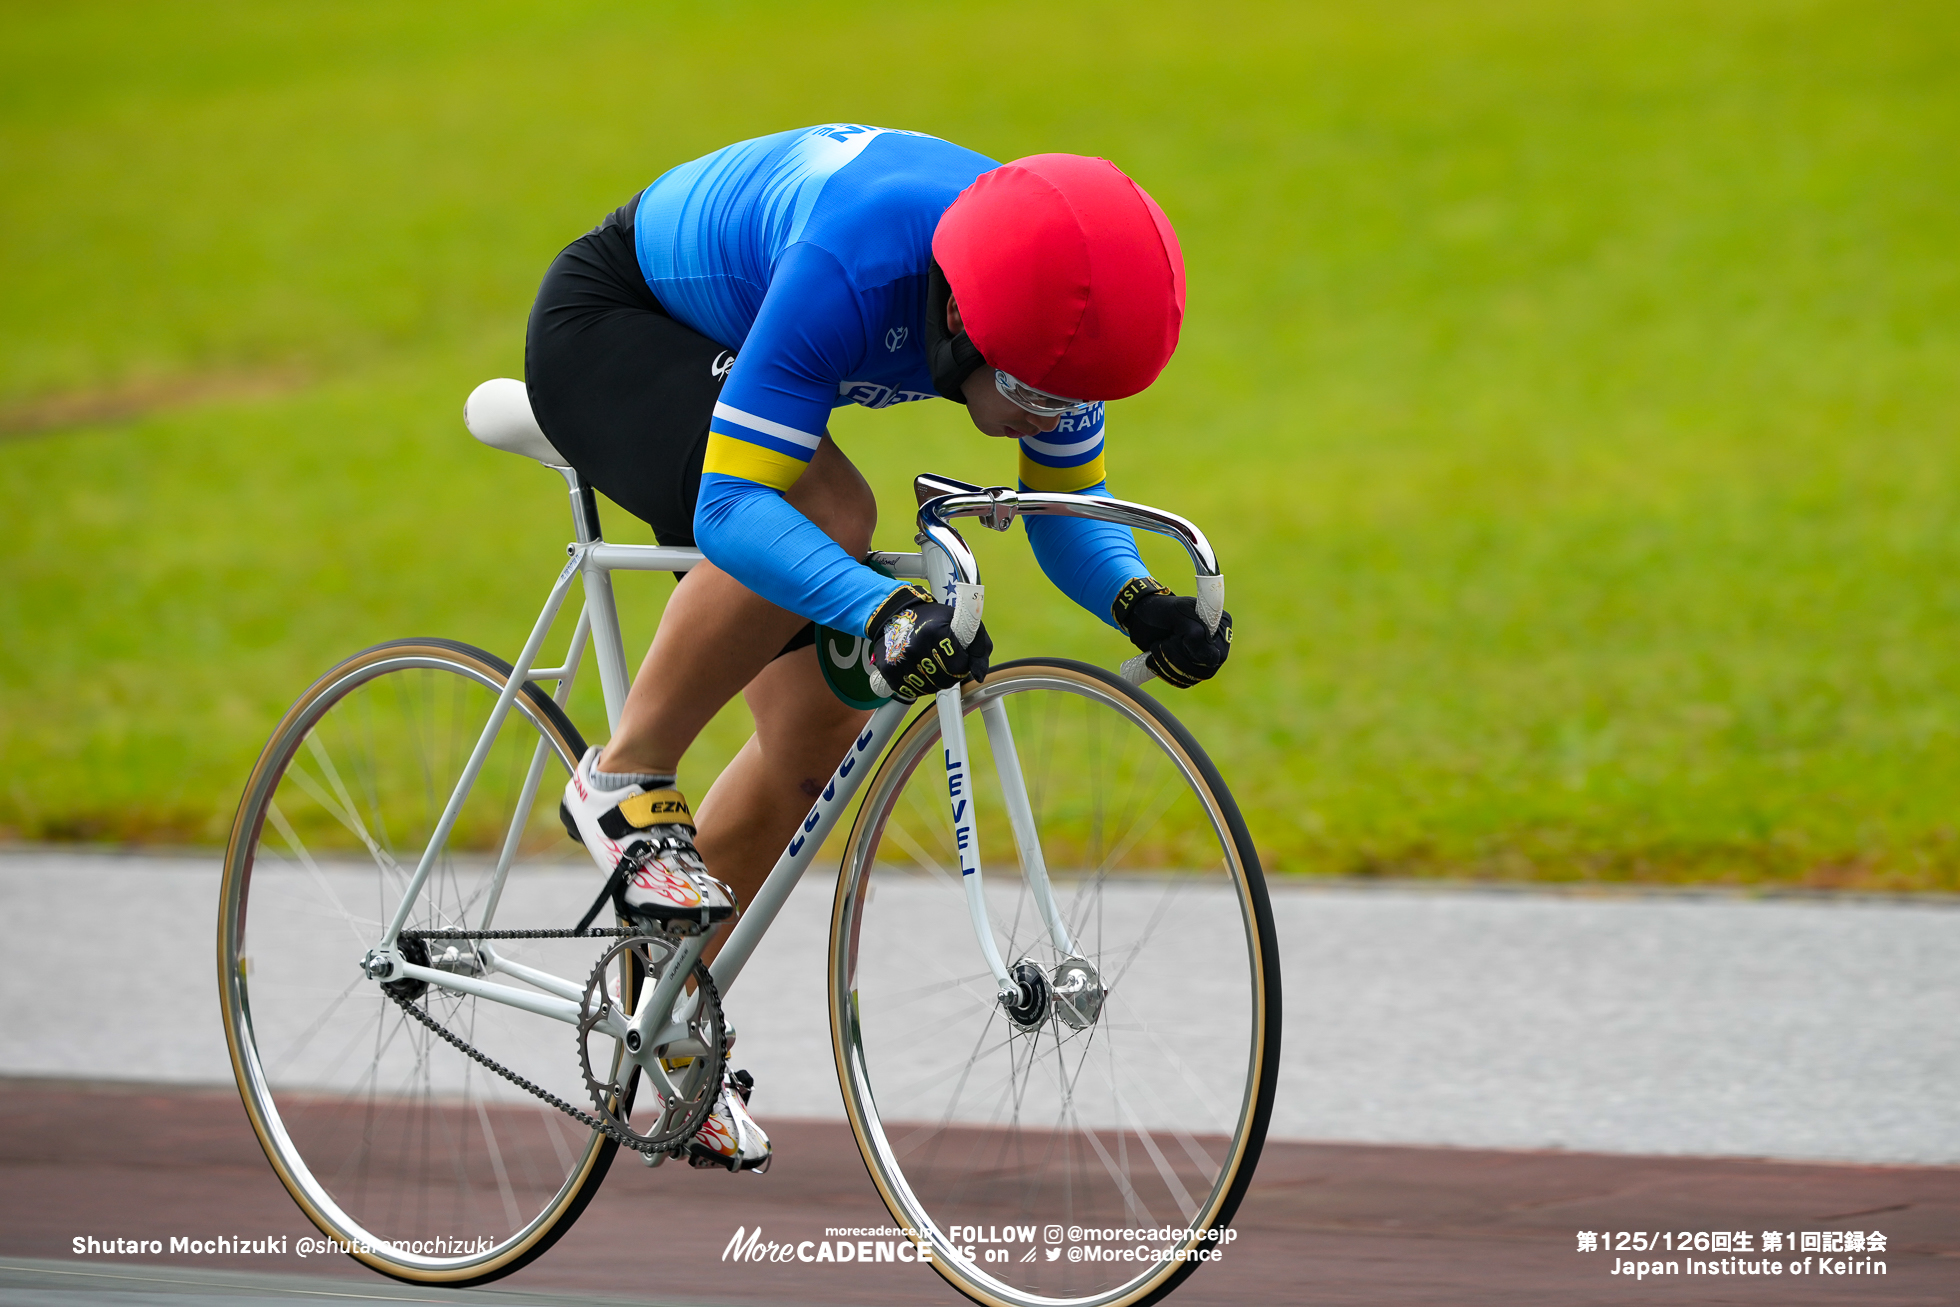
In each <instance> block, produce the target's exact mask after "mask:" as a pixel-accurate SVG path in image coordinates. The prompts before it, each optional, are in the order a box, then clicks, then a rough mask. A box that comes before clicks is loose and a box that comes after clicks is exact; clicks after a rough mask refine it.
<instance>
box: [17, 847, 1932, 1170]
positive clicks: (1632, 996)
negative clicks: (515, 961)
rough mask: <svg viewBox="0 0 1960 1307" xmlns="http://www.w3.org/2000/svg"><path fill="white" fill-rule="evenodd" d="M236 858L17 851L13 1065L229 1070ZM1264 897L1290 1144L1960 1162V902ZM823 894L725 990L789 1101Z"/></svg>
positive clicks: (586, 876)
mask: <svg viewBox="0 0 1960 1307" xmlns="http://www.w3.org/2000/svg"><path fill="white" fill-rule="evenodd" d="M217 877H218V873H217V866H216V859H215V858H214V857H210V856H151V857H136V856H128V855H105V854H87V853H73V852H65V851H43V850H25V851H7V852H0V920H4V921H5V922H6V923H7V926H8V928H9V939H10V941H11V942H12V944H13V945H14V947H13V948H12V949H10V950H9V954H10V956H9V963H10V965H8V966H7V967H5V968H4V969H0V1010H4V1011H5V1012H6V1013H7V1014H8V1016H7V1020H6V1022H5V1024H4V1027H0V1075H47V1076H62V1077H77V1078H84V1079H87V1078H101V1079H105V1080H140V1081H157V1082H169V1083H224V1082H227V1081H228V1080H229V1066H228V1063H227V1060H226V1056H225V1051H224V1041H223V1036H222V1032H221V1029H220V1026H219V1022H218V1017H217V1007H216V984H215V979H214V968H213V963H212V945H213V938H214V928H215V909H216V890H217ZM591 879H592V877H591V874H590V873H588V872H585V871H584V870H582V869H568V870H567V871H566V872H564V873H562V880H561V878H560V876H558V875H545V876H542V877H538V878H535V879H534V881H533V883H532V885H531V887H530V891H531V892H535V893H538V894H540V895H542V896H545V897H546V898H551V899H560V900H562V901H566V902H569V901H572V900H574V899H578V900H580V901H582V897H581V891H583V892H584V893H589V892H590V889H589V886H590V883H591ZM1273 897H1274V908H1275V913H1276V916H1277V918H1278V924H1279V937H1280V946H1281V953H1282V958H1283V963H1284V973H1285V1015H1286V1028H1285V1035H1284V1043H1283V1047H1284V1059H1283V1066H1282V1083H1281V1092H1280V1095H1279V1099H1278V1107H1277V1110H1276V1113H1275V1117H1274V1121H1273V1129H1272V1133H1273V1134H1274V1136H1275V1137H1279V1138H1291V1139H1318V1140H1345V1141H1355V1142H1371V1143H1398V1144H1438V1145H1455V1146H1466V1147H1481V1148H1526V1149H1533V1148H1563V1149H1571V1150H1580V1151H1594V1152H1617V1153H1645V1154H1688V1155H1703V1156H1752V1157H1773V1158H1787V1159H1815V1160H1833V1161H1852V1162H1904V1163H1932V1164H1949V1165H1950V1164H1954V1163H1960V1102H1957V1101H1956V1096H1955V1095H1954V1093H1953V1091H1952V1087H1953V1086H1954V1085H1955V1084H1956V1083H1960V1039H1956V1037H1955V1030H1954V1024H1955V1022H1954V1017H1955V1014H1956V1013H1960V947H1956V945H1957V944H1960V908H1956V907H1955V906H1954V905H1953V904H1952V903H1951V902H1949V901H1930V902H1911V901H1902V900H1877V899H1848V900H1841V901H1825V900H1817V899H1746V898H1728V897H1721V896H1709V895H1696V896H1680V895H1620V896H1599V897H1584V896H1575V895H1568V894H1544V893H1532V892H1520V891H1506V892H1489V891H1478V890H1460V889H1423V888H1413V887H1397V888H1380V889H1376V888H1363V887H1357V886H1333V887H1325V886H1322V887H1312V888H1309V887H1299V886H1290V885H1281V886H1276V887H1275V891H1274V896H1273ZM828 905H829V888H828V885H827V884H826V883H825V878H824V877H822V876H820V875H812V877H811V878H810V879H809V880H808V881H806V883H805V884H804V885H803V886H801V887H799V889H798V890H797V891H796V893H795V894H794V895H793V896H792V898H791V900H790V904H789V906H788V907H787V908H786V909H785V911H784V915H783V917H782V919H781V920H779V921H778V923H777V925H776V927H775V929H774V930H772V932H771V934H770V936H769V937H768V938H767V939H766V940H765V941H764V943H763V945H762V947H761V948H760V949H759V950H758V951H757V953H756V956H755V960H754V962H753V963H752V964H751V969H750V970H749V971H748V972H747V973H745V975H744V976H743V978H742V981H741V984H740V985H739V986H738V987H737V989H736V990H735V991H734V992H733V993H732V994H731V995H730V998H729V1004H728V1006H729V1012H730V1015H731V1017H732V1018H733V1019H734V1021H735V1022H736V1024H737V1026H738V1028H739V1029H740V1031H741V1044H740V1055H739V1057H738V1059H737V1060H738V1061H740V1062H742V1063H744V1064H745V1065H747V1066H748V1067H749V1068H750V1069H751V1070H753V1071H754V1072H755V1074H756V1077H757V1079H758V1082H759V1083H760V1085H761V1086H762V1087H763V1088H764V1089H766V1091H767V1098H766V1101H767V1103H768V1104H769V1111H770V1113H773V1114H775V1115H778V1116H784V1117H804V1118H818V1119H834V1118H838V1117H841V1115H842V1107H841V1103H840V1102H839V1099H838V1094H837V1088H836V1083H835V1080H834V1076H833V1072H832V1070H831V1063H830V1056H829V1049H828V1037H827V1034H826V1032H825V1020H826V1017H825V1010H824V1003H823V996H822V984H821V981H822V972H823V964H824V951H825V943H824V929H825V925H826V920H827V912H828ZM105 917H108V918H112V919H113V920H115V921H117V922H119V923H121V924H119V925H117V926H116V927H114V928H105V926H104V924H103V923H104V920H105ZM135 921H141V922H142V923H144V924H143V925H142V926H140V927H133V926H131V925H130V924H129V923H131V922H135ZM922 928H924V927H923V926H922ZM105 962H107V963H109V964H110V965H107V966H104V965H103V964H104V963H105ZM105 982H106V983H105ZM759 1102H760V1100H759ZM765 1119H766V1117H765Z"/></svg>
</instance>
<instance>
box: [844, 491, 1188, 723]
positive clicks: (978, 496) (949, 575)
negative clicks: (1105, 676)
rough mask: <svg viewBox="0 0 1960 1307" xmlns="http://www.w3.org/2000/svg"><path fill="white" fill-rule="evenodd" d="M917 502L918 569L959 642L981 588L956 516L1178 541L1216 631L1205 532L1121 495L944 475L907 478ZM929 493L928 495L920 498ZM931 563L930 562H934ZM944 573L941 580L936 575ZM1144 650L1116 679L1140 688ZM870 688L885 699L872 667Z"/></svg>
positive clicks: (999, 524) (971, 628)
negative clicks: (1062, 520) (1080, 520)
mask: <svg viewBox="0 0 1960 1307" xmlns="http://www.w3.org/2000/svg"><path fill="white" fill-rule="evenodd" d="M913 485H914V488H915V490H916V492H917V494H918V496H919V498H920V500H921V501H922V502H921V503H920V505H919V545H920V548H921V550H922V552H923V553H924V554H925V562H926V570H927V572H928V574H930V575H931V576H933V578H934V590H935V593H938V592H940V591H943V590H945V589H947V588H949V587H950V589H951V596H952V598H953V601H954V603H953V634H954V636H955V637H957V638H958V639H959V640H960V641H961V642H962V643H964V642H966V641H968V640H971V639H972V638H973V633H974V632H975V631H977V630H978V629H979V627H980V614H981V608H982V605H983V602H984V598H985V591H984V589H983V588H982V586H981V584H980V565H979V563H978V562H977V561H975V559H974V557H973V551H972V550H971V549H969V548H968V547H967V543H966V541H965V540H964V539H962V538H961V537H960V533H959V532H958V531H956V530H954V529H953V528H952V526H951V525H949V523H951V522H952V521H953V520H955V519H957V518H962V517H977V518H979V519H980V521H981V523H982V524H983V525H986V526H990V527H992V528H993V529H994V530H996V531H1005V530H1007V528H1008V527H1009V526H1011V525H1013V522H1014V519H1015V518H1016V517H1017V516H1022V515H1026V516H1030V517H1086V518H1090V519H1093V520H1095V521H1099V522H1114V523H1116V524H1117V525H1119V526H1127V527H1130V528H1132V529H1133V530H1139V531H1150V532H1154V533H1155V534H1157V535H1165V536H1169V537H1171V538H1172V539H1173V540H1176V541H1177V542H1178V543H1179V544H1181V545H1183V546H1184V551H1185V552H1186V553H1187V554H1189V555H1190V556H1191V566H1192V570H1193V572H1194V573H1195V574H1196V576H1197V588H1198V616H1199V617H1200V618H1201V619H1202V620H1203V621H1204V624H1205V629H1206V630H1207V631H1216V630H1217V629H1218V622H1219V619H1220V618H1221V617H1222V616H1223V615H1224V612H1225V577H1224V574H1223V573H1221V572H1220V571H1219V568H1218V556H1217V554H1215V553H1214V552H1213V551H1212V547H1211V542H1210V541H1209V540H1207V539H1206V538H1205V533H1204V532H1202V531H1200V530H1199V529H1198V528H1197V527H1196V526H1195V525H1193V524H1192V523H1191V522H1190V521H1188V520H1187V519H1185V518H1182V517H1179V516H1178V515H1177V514H1175V513H1167V512H1165V511H1164V510H1163V509H1161V508H1152V507H1151V506H1150V505H1148V504H1136V503H1131V502H1130V501H1129V500H1126V499H1106V498H1104V497H1103V496H1101V495H1074V494H1062V493H1057V492H1053V491H1041V490H1011V489H1008V488H1007V487H1005V486H994V487H991V488H988V489H982V488H981V487H979V486H974V485H969V484H967V483H966V482H963V481H954V480H952V479H950V478H947V477H934V476H922V477H919V478H918V479H917V480H916V481H915V482H914V483H913ZM928 496H930V497H928ZM935 563H936V564H937V565H936V566H935ZM942 577H943V578H944V579H943V580H942V579H941V578H942ZM1144 659H1145V655H1143V654H1137V655H1136V656H1135V657H1133V658H1130V659H1128V660H1127V661H1125V662H1124V664H1123V667H1122V676H1123V679H1125V680H1127V681H1128V682H1130V684H1132V685H1141V684H1143V683H1144V682H1145V681H1147V680H1149V679H1150V678H1151V677H1152V676H1153V675H1154V673H1153V672H1151V671H1150V670H1149V669H1148V668H1147V667H1145V666H1144ZM871 688H872V690H873V692H874V693H877V694H879V695H880V696H888V695H889V692H890V687H889V686H887V685H886V684H885V682H884V678H883V677H881V676H880V675H879V674H878V671H877V669H876V668H873V669H872V670H871Z"/></svg>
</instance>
